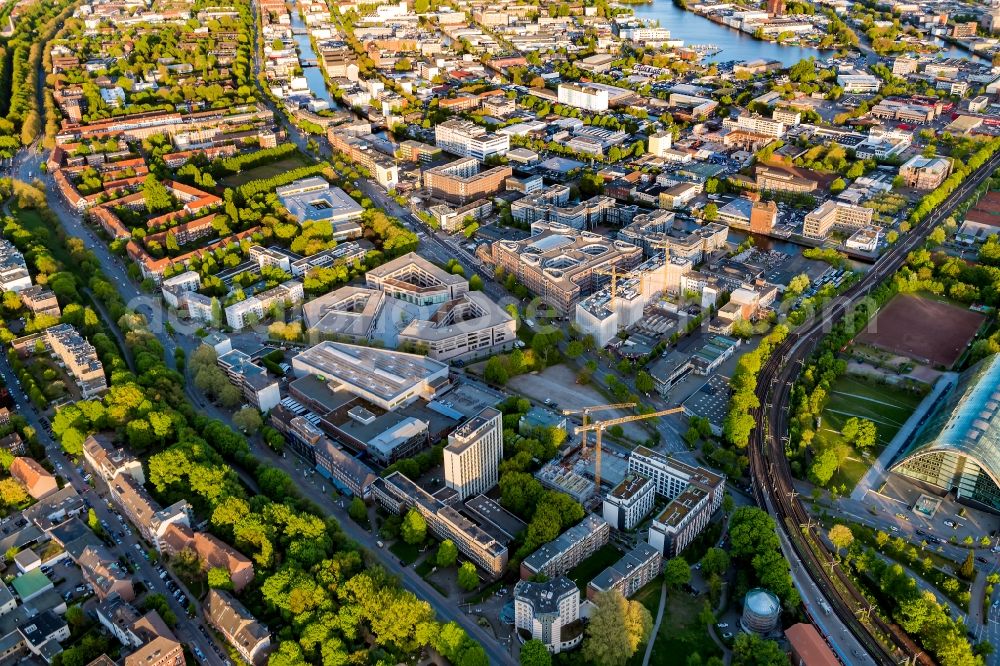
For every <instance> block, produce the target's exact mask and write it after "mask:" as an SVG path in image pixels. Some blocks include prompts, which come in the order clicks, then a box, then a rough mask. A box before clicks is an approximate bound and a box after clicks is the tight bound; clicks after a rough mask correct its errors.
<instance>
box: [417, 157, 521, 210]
mask: <svg viewBox="0 0 1000 666" xmlns="http://www.w3.org/2000/svg"><path fill="white" fill-rule="evenodd" d="M513 173H514V170H513V169H511V168H510V167H509V166H505V165H504V166H495V167H492V168H489V169H486V170H481V169H480V164H479V160H477V159H476V158H475V157H463V158H461V159H458V160H455V161H454V162H449V163H448V164H442V165H440V166H436V167H433V168H431V169H427V170H426V171H424V187H426V188H427V190H428V191H429V192H430V193H431V196H433V197H437V198H438V199H444V200H445V201H448V202H450V203H456V204H466V203H469V202H470V201H474V200H476V199H480V198H482V197H487V196H491V195H494V194H496V193H498V192H500V191H501V190H503V184H504V181H505V180H506V179H507V178H508V177H510V176H511V175H513Z"/></svg>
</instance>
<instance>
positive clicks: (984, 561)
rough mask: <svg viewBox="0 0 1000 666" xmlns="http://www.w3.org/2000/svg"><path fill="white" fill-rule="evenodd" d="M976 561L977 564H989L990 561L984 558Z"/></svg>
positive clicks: (978, 558)
mask: <svg viewBox="0 0 1000 666" xmlns="http://www.w3.org/2000/svg"><path fill="white" fill-rule="evenodd" d="M976 561H977V562H982V563H983V564H989V563H990V561H989V560H988V559H986V558H985V557H977V558H976Z"/></svg>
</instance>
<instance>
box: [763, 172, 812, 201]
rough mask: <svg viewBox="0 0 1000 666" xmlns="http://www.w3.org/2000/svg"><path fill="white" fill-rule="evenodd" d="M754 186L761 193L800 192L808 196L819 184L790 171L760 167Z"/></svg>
mask: <svg viewBox="0 0 1000 666" xmlns="http://www.w3.org/2000/svg"><path fill="white" fill-rule="evenodd" d="M756 186H757V189H759V190H761V191H774V192H801V193H805V194H808V193H809V192H813V191H815V190H816V188H817V187H819V183H817V182H816V181H815V180H812V179H810V178H805V177H803V176H799V175H797V174H795V173H792V172H790V171H784V170H779V169H772V168H769V167H766V166H761V167H757V174H756Z"/></svg>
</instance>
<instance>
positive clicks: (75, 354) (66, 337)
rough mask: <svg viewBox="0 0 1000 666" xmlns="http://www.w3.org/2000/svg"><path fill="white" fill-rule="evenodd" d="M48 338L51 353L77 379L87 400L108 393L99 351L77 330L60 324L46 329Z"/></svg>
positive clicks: (46, 337)
mask: <svg viewBox="0 0 1000 666" xmlns="http://www.w3.org/2000/svg"><path fill="white" fill-rule="evenodd" d="M44 335H45V343H46V344H47V345H48V347H49V349H51V350H52V353H53V354H55V355H56V356H57V357H58V358H59V360H60V361H61V362H62V364H63V365H64V366H65V367H66V369H67V370H69V372H70V374H72V375H73V378H74V379H75V380H76V383H77V386H78V387H79V388H80V393H81V397H83V399H84V400H87V399H89V398H93V397H94V396H97V395H100V394H101V393H103V392H104V391H106V390H107V389H108V384H107V380H106V379H105V378H104V365H102V364H101V359H100V358H99V357H98V356H97V350H96V349H95V348H94V346H93V345H92V344H90V343H89V342H87V340H86V339H85V338H84V337H83V336H82V335H80V334H79V333H78V332H77V330H76V329H75V328H73V327H72V326H71V325H70V324H57V325H56V326H50V327H49V328H47V329H45V333H44Z"/></svg>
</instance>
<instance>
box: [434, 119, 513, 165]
mask: <svg viewBox="0 0 1000 666" xmlns="http://www.w3.org/2000/svg"><path fill="white" fill-rule="evenodd" d="M434 141H435V143H437V146H438V148H440V149H441V150H447V151H448V152H449V153H452V154H454V155H460V156H462V157H475V158H476V159H477V160H479V161H480V162H482V161H484V160H486V159H489V158H490V157H494V156H499V155H504V154H506V153H507V151H508V150H510V136H508V135H506V134H490V133H489V132H487V131H486V130H485V129H483V128H482V127H480V126H479V125H477V124H475V123H473V122H470V121H468V120H460V119H458V118H455V119H452V120H447V121H445V122H443V123H441V124H439V125H437V126H436V127H435V128H434Z"/></svg>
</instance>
